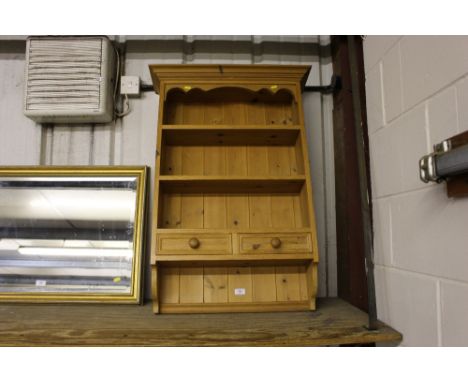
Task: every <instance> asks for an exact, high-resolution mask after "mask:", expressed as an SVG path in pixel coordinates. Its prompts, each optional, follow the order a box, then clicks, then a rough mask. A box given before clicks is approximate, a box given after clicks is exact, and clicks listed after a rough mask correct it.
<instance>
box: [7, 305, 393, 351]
mask: <svg viewBox="0 0 468 382" xmlns="http://www.w3.org/2000/svg"><path fill="white" fill-rule="evenodd" d="M0 317H2V320H1V321H0V346H324V345H340V344H366V343H373V342H391V343H397V342H399V341H401V339H402V336H401V334H400V333H398V332H397V331H395V330H394V329H392V328H391V327H389V326H387V325H385V324H383V323H380V324H379V329H378V330H376V331H368V330H367V329H366V328H365V326H366V324H367V315H366V314H365V313H364V312H362V311H361V310H359V309H357V308H355V307H353V306H352V305H350V304H348V303H347V302H344V301H343V300H340V299H337V298H325V299H318V301H317V310H316V311H314V312H276V313H236V314H226V313H221V314H178V315H171V314H162V315H154V314H153V313H152V311H151V306H150V304H146V305H145V306H103V305H32V304H27V305H14V304H6V305H5V304H2V305H0Z"/></svg>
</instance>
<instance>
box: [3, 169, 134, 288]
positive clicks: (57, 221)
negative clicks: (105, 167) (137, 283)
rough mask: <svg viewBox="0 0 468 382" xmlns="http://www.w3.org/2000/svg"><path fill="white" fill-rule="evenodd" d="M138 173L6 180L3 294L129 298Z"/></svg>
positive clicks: (132, 268) (4, 197)
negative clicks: (130, 174) (136, 174)
mask: <svg viewBox="0 0 468 382" xmlns="http://www.w3.org/2000/svg"><path fill="white" fill-rule="evenodd" d="M137 186H138V177H135V176H127V177H121V176H117V177H84V176H80V177H76V176H73V177H65V176H60V177H58V176H50V177H47V176H45V177H39V176H32V177H21V176H14V177H6V176H3V177H0V293H12V292H13V293H34V294H35V293H43V294H44V293H45V294H57V293H58V294H75V295H78V294H79V295H83V294H85V295H122V294H123V295H129V294H131V293H132V285H133V284H132V283H133V281H134V280H132V275H133V274H134V272H133V270H134V264H135V254H136V253H137V251H136V250H135V224H136V221H135V220H136V218H137V214H136V210H137V207H138V204H137V202H138V199H139V198H138V192H137Z"/></svg>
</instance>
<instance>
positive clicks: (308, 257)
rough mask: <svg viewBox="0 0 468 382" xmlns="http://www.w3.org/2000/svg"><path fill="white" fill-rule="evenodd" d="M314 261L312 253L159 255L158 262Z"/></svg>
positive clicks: (263, 263) (264, 262) (263, 262)
mask: <svg viewBox="0 0 468 382" xmlns="http://www.w3.org/2000/svg"><path fill="white" fill-rule="evenodd" d="M312 260H313V255H312V253H309V254H307V253H305V254H295V253H292V254H291V253H281V254H258V255H157V256H156V262H171V263H172V262H189V263H196V262H210V263H211V262H218V261H219V262H222V263H226V264H232V263H243V262H257V263H261V264H262V265H265V264H266V263H268V261H270V262H272V263H274V264H276V263H281V264H283V263H285V262H293V263H307V262H309V261H312Z"/></svg>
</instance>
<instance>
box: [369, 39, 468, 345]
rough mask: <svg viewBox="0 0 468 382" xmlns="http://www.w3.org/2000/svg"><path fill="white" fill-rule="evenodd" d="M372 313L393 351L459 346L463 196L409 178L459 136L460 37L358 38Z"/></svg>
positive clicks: (466, 247) (466, 266)
mask: <svg viewBox="0 0 468 382" xmlns="http://www.w3.org/2000/svg"><path fill="white" fill-rule="evenodd" d="M364 57H365V71H366V96H367V112H368V122H369V142H370V159H371V176H372V189H373V190H372V192H373V207H374V208H373V211H374V231H375V236H374V248H375V259H374V260H375V263H376V272H375V276H376V294H377V309H378V316H379V319H381V320H382V321H384V322H387V323H388V324H390V325H392V326H393V327H395V328H396V329H397V330H399V331H401V332H402V333H403V338H404V340H403V343H402V345H408V346H435V345H444V346H451V345H452V346H457V345H462V346H467V345H468V234H467V233H468V231H467V227H468V198H464V199H449V198H448V197H447V195H446V189H445V187H446V186H445V184H439V185H437V184H429V185H425V184H424V183H422V182H421V181H420V180H419V175H418V160H419V158H420V157H421V156H422V155H424V154H426V153H428V152H429V151H432V145H433V144H434V143H438V142H440V141H442V140H443V139H445V138H448V137H450V136H453V135H455V134H457V133H459V132H462V131H465V130H468V37H458V36H424V37H423V36H403V37H401V36H368V37H367V38H366V40H365V41H364Z"/></svg>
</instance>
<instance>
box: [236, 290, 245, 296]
mask: <svg viewBox="0 0 468 382" xmlns="http://www.w3.org/2000/svg"><path fill="white" fill-rule="evenodd" d="M234 295H236V296H245V288H235V289H234Z"/></svg>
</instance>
